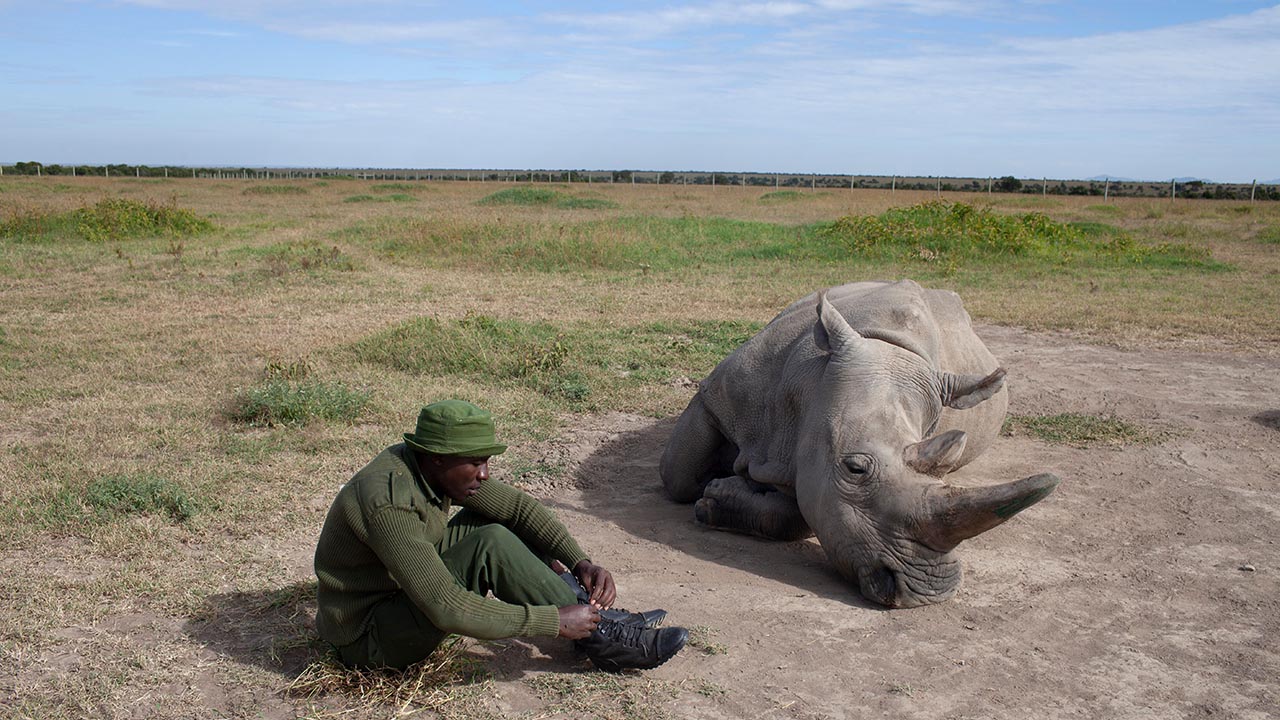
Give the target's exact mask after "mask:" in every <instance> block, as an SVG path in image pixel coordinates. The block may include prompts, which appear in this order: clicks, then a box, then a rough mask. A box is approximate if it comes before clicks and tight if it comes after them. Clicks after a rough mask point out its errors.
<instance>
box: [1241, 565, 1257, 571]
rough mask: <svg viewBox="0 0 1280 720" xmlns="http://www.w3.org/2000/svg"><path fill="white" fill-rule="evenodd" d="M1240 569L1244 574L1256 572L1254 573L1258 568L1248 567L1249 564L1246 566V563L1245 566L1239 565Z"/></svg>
mask: <svg viewBox="0 0 1280 720" xmlns="http://www.w3.org/2000/svg"><path fill="white" fill-rule="evenodd" d="M1240 569H1241V570H1243V571H1245V572H1256V571H1257V570H1258V568H1256V567H1254V566H1252V565H1249V564H1247V563H1246V564H1244V565H1241V566H1240Z"/></svg>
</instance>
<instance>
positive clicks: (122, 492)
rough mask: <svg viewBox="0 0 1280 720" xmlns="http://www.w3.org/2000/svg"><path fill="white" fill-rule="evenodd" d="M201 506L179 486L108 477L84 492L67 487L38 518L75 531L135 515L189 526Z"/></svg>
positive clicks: (147, 478)
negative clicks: (188, 523)
mask: <svg viewBox="0 0 1280 720" xmlns="http://www.w3.org/2000/svg"><path fill="white" fill-rule="evenodd" d="M201 506H202V503H201V502H200V501H198V500H197V499H196V498H194V497H192V495H191V494H190V493H188V492H187V491H186V490H185V489H184V488H183V487H182V486H181V485H179V484H177V483H176V482H174V481H172V480H169V479H167V478H163V477H160V476H157V475H152V474H150V473H146V472H141V473H135V474H114V475H106V476H103V477H99V478H95V479H93V480H91V481H89V483H88V484H87V485H85V486H83V487H80V488H77V487H76V486H75V485H74V484H70V483H69V484H67V485H64V486H63V487H62V489H60V490H59V491H58V492H57V494H55V495H54V496H53V497H52V498H51V499H50V500H48V502H47V504H46V505H44V507H42V508H40V509H38V510H37V511H36V513H35V516H36V517H39V518H41V521H42V522H43V523H44V524H45V525H47V526H49V527H53V528H63V529H73V530H74V529H82V528H85V527H86V526H88V525H92V524H94V523H103V522H110V521H112V520H116V519H119V518H121V517H125V516H131V515H153V516H156V517H159V518H163V519H167V520H170V521H173V522H178V523H185V522H188V521H190V520H191V519H192V518H193V517H195V516H196V514H197V513H199V512H200V509H201Z"/></svg>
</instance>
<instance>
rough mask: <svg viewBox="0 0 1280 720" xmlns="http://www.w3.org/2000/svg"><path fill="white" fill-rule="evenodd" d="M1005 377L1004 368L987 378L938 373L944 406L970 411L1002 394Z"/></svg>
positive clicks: (997, 369) (996, 370) (986, 376)
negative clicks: (975, 406) (997, 394)
mask: <svg viewBox="0 0 1280 720" xmlns="http://www.w3.org/2000/svg"><path fill="white" fill-rule="evenodd" d="M1004 376H1005V371H1004V368H996V369H995V371H994V372H992V373H991V374H990V375H985V376H984V375H956V374H954V373H948V372H944V373H938V377H939V379H940V380H941V381H942V404H943V405H946V406H947V407H949V408H955V409H956V410H968V409H969V408H971V407H973V406H974V405H977V404H978V403H980V402H982V401H983V400H986V399H988V398H990V397H991V396H992V395H995V394H996V393H998V392H1000V388H1002V387H1004Z"/></svg>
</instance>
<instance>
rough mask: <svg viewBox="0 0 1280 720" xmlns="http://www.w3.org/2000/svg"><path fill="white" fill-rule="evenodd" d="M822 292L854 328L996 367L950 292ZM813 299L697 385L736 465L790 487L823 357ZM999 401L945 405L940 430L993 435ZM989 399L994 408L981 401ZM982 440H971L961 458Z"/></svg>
mask: <svg viewBox="0 0 1280 720" xmlns="http://www.w3.org/2000/svg"><path fill="white" fill-rule="evenodd" d="M827 298H828V300H830V301H831V302H832V304H834V305H835V307H836V308H837V309H838V310H839V311H840V314H841V315H843V316H844V317H845V319H846V320H847V321H848V322H849V324H850V326H852V327H853V328H854V329H855V330H857V331H858V332H859V333H861V334H863V335H864V336H866V337H873V338H877V339H879V340H883V341H885V342H890V343H893V344H895V345H899V346H901V347H903V348H904V349H906V350H909V351H911V352H914V353H916V354H917V355H920V356H921V357H923V358H925V359H926V360H928V361H929V363H930V364H931V365H933V366H934V367H935V368H937V369H940V370H946V371H950V372H964V373H988V372H991V371H992V370H994V369H995V368H996V363H995V359H994V358H993V357H992V356H991V354H990V353H989V352H988V351H987V349H986V347H985V346H983V345H982V342H981V341H980V340H979V339H978V338H977V336H976V335H975V334H974V333H973V329H972V327H971V326H970V323H969V316H968V313H966V312H965V310H964V307H963V306H962V305H961V303H960V298H959V296H958V295H956V294H955V293H952V292H950V291H940V290H926V289H924V288H921V287H920V286H919V285H918V284H916V283H915V282H913V281H911V280H902V281H899V282H886V281H873V282H857V283H849V284H847V285H840V286H837V287H834V288H831V289H829V290H828V291H827ZM817 303H818V293H816V292H814V293H810V294H809V295H806V296H805V297H803V298H801V299H799V300H797V301H796V302H794V303H792V304H791V305H790V306H788V307H787V308H786V309H784V310H783V311H782V312H780V313H779V314H778V315H777V316H776V317H775V318H774V319H773V320H771V321H770V322H769V324H768V325H766V326H765V327H764V328H763V329H762V330H761V331H760V332H759V333H758V334H756V335H755V336H754V337H752V338H751V339H750V340H748V341H747V342H745V343H743V345H742V346H740V347H739V348H738V349H737V350H735V351H734V352H733V353H732V354H730V355H729V356H728V357H727V358H725V359H724V360H723V361H722V362H721V363H720V364H719V365H717V366H716V368H715V369H714V370H713V371H712V372H711V373H710V374H709V375H708V376H707V378H706V379H705V380H703V382H702V383H701V385H700V388H699V393H700V394H701V395H702V400H703V403H704V405H705V406H706V408H707V410H708V411H709V412H710V413H711V414H712V416H713V417H714V418H715V420H716V423H717V425H718V426H719V429H720V431H721V432H722V433H723V434H724V435H725V437H726V438H727V439H729V440H730V441H732V442H733V443H735V444H736V445H737V446H738V448H739V456H738V460H737V462H736V463H735V465H734V470H735V472H736V473H737V474H739V475H743V476H744V477H750V478H751V479H752V480H755V481H757V482H761V483H765V484H769V485H775V486H777V487H779V488H780V489H782V490H790V489H791V488H792V487H793V485H794V480H795V474H796V473H795V447H796V440H797V436H798V433H799V432H800V431H801V429H802V427H803V426H804V414H805V412H806V409H807V408H808V407H810V406H811V405H812V397H813V394H814V393H815V392H816V391H817V388H818V385H819V381H820V380H821V377H822V372H823V369H824V368H825V367H826V362H827V357H826V355H825V353H823V352H822V351H820V350H819V349H818V347H817V345H816V344H815V342H814V337H813V328H814V325H815V322H816V319H817V310H816V306H817ZM1006 404H1007V395H1006V394H1005V393H1004V392H1003V391H1001V393H1000V395H999V396H998V398H993V401H988V402H987V403H983V404H982V405H981V406H980V408H982V409H983V411H982V412H981V413H979V415H980V416H981V417H966V415H967V414H971V413H975V411H976V410H978V408H975V409H973V410H966V411H955V410H946V411H944V414H943V418H942V420H941V422H940V428H939V429H940V430H946V429H953V428H958V429H963V430H966V431H970V430H971V428H972V430H976V431H978V432H977V434H978V435H982V434H984V433H985V434H988V435H991V436H992V437H994V434H995V431H998V430H999V424H1000V422H1001V421H1002V420H1003V418H1004V408H1005V405H1006ZM992 405H996V406H998V408H996V407H987V406H992ZM997 415H998V418H996V416H997ZM993 418H995V419H994V428H995V430H994V431H992V430H991V429H990V426H991V424H992V422H993ZM975 420H978V421H979V422H977V423H975V422H974V421H975ZM990 439H991V438H989V437H988V438H985V439H983V438H979V437H973V438H972V439H971V441H970V443H971V444H969V445H967V446H966V451H965V456H964V459H963V460H962V463H963V462H968V460H969V459H971V458H972V457H976V456H977V454H978V453H980V452H981V451H982V449H984V448H985V447H986V446H987V444H989V442H990ZM975 440H977V441H979V442H976V443H974V442H973V441H975Z"/></svg>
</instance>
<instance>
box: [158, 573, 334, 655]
mask: <svg viewBox="0 0 1280 720" xmlns="http://www.w3.org/2000/svg"><path fill="white" fill-rule="evenodd" d="M315 617H316V582H315V581H314V580H309V581H301V582H296V583H293V584H291V585H286V586H285V587H282V588H275V589H271V590H259V591H254V592H231V593H220V594H217V595H210V596H209V597H208V598H206V599H205V601H204V606H203V607H202V608H201V609H200V612H199V613H197V615H196V616H195V617H193V618H191V619H190V620H188V621H187V623H186V625H185V627H184V628H183V629H184V630H185V631H186V633H187V634H188V635H190V636H191V637H193V638H195V639H196V640H198V641H200V642H201V643H202V644H203V645H204V646H205V647H208V648H209V649H211V650H213V651H215V652H217V653H218V654H220V655H223V656H225V657H229V658H231V659H233V660H236V661H238V662H241V663H244V664H246V665H257V666H259V667H263V668H266V669H268V670H271V671H273V672H277V673H280V674H281V675H284V676H285V677H287V678H289V679H290V680H292V679H293V678H295V677H297V676H298V673H300V672H302V669H303V668H304V667H306V666H307V664H308V663H310V662H311V661H313V660H316V659H318V658H320V657H322V656H323V655H324V654H325V653H326V652H328V646H327V645H326V644H325V643H324V642H323V641H321V640H320V638H319V637H318V636H317V635H316V632H315Z"/></svg>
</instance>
